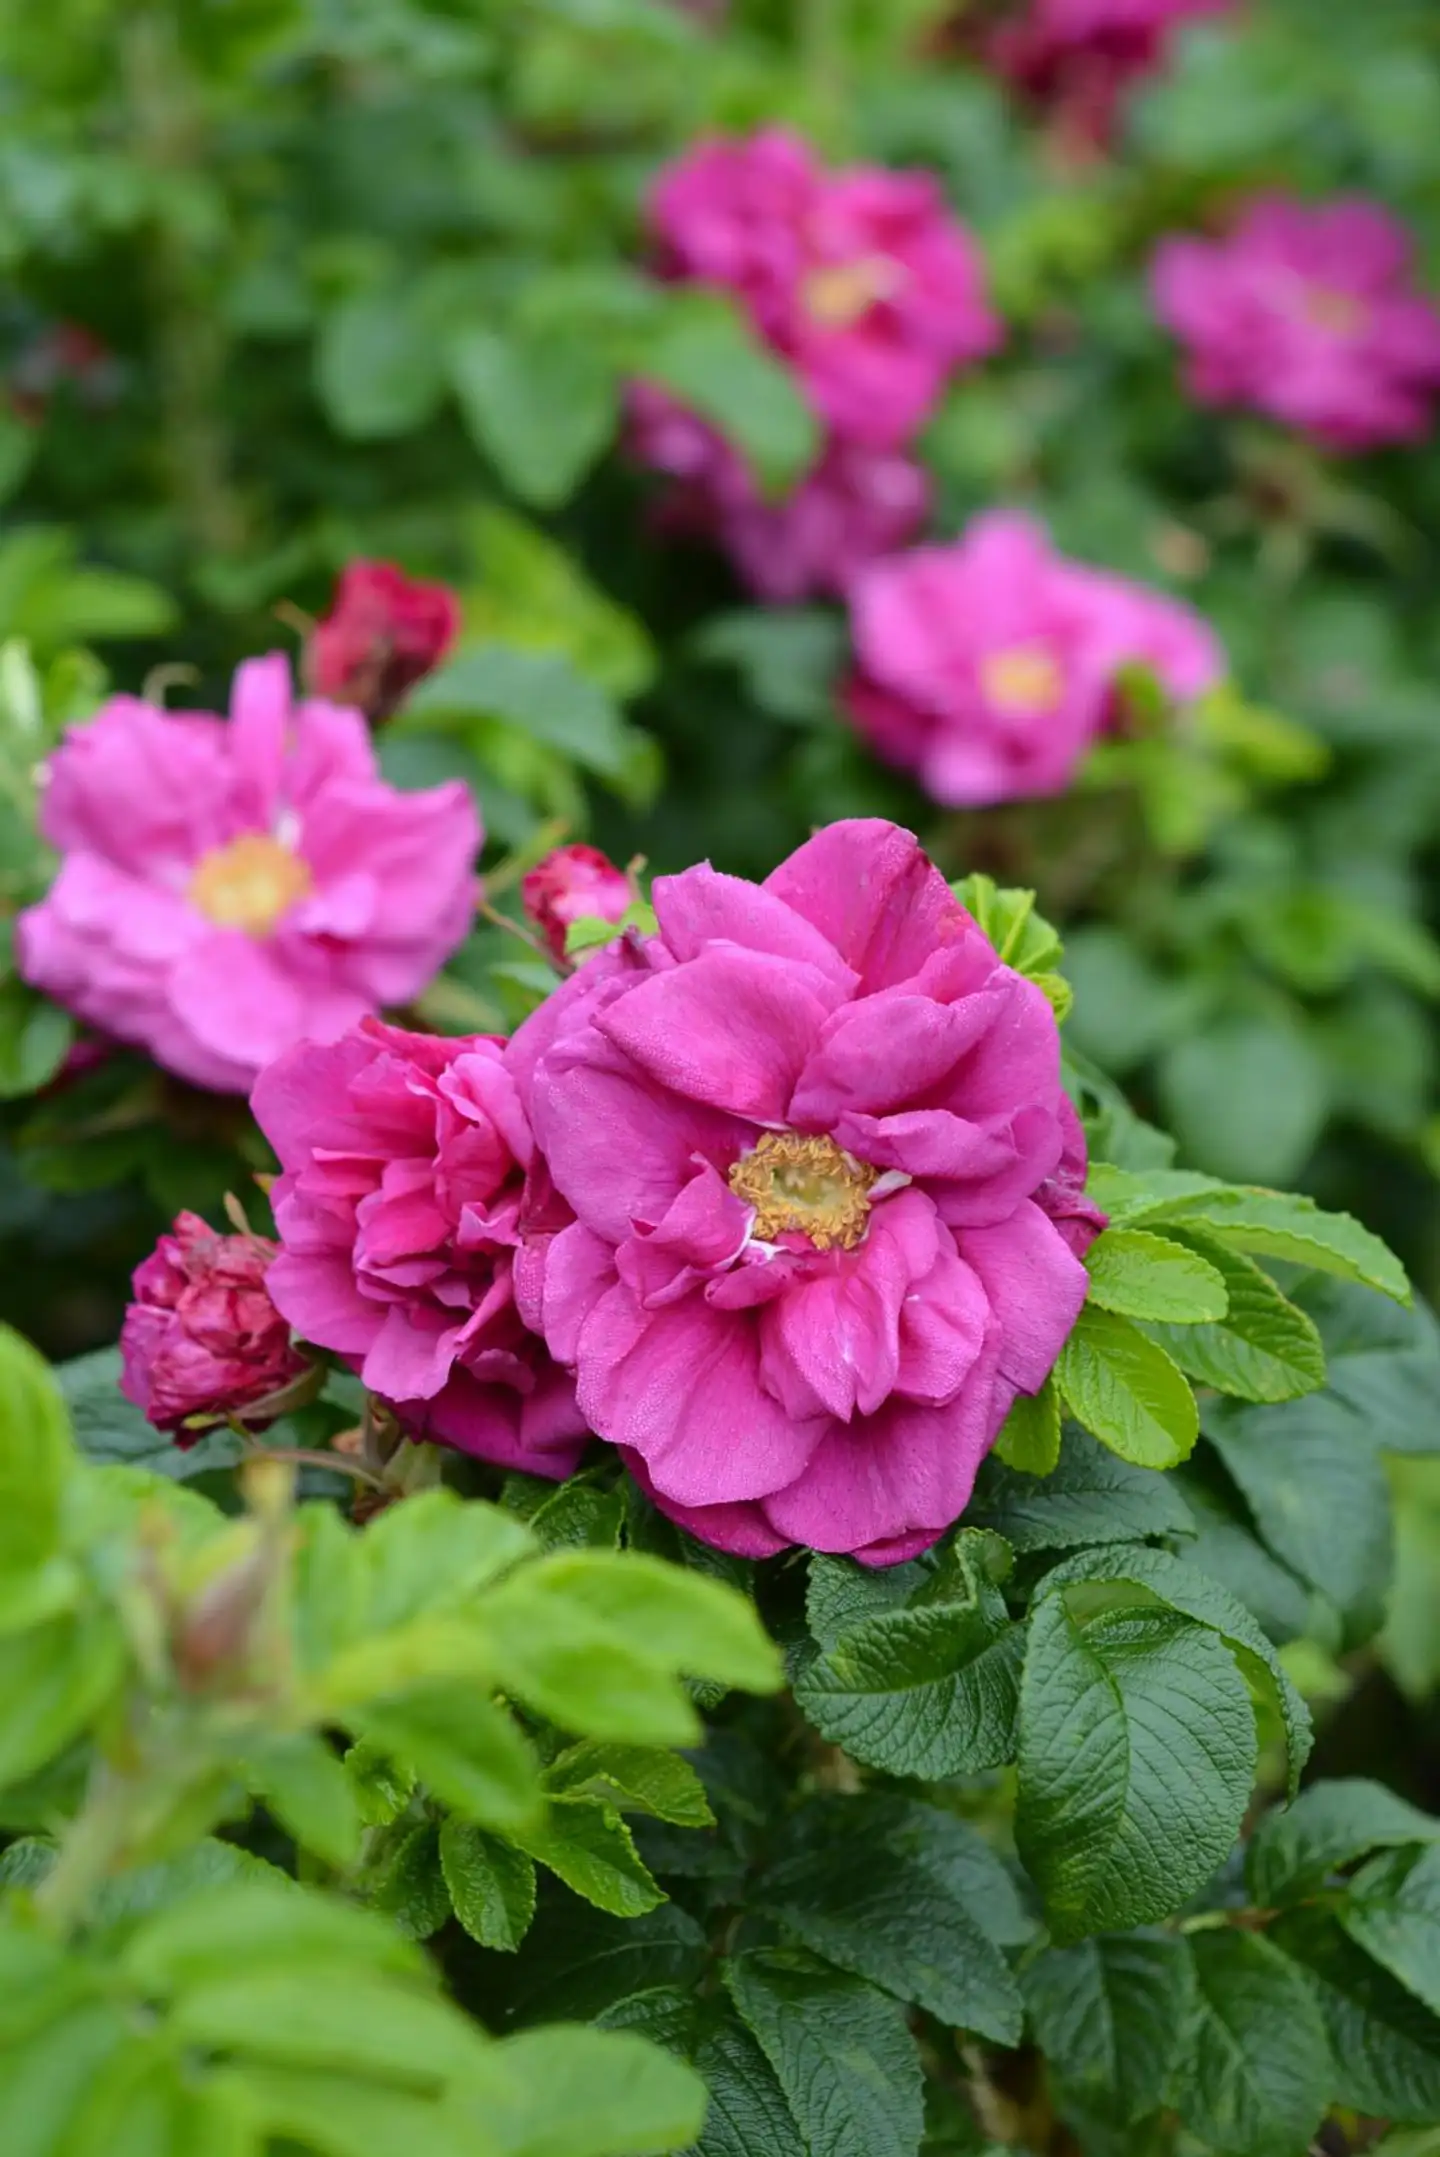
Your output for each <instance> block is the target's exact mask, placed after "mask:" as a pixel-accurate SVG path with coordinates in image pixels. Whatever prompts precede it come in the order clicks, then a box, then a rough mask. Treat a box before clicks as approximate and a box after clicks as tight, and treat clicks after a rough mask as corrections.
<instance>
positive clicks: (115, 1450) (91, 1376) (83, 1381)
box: [55, 1348, 240, 1480]
mask: <svg viewBox="0 0 1440 2157" xmlns="http://www.w3.org/2000/svg"><path fill="white" fill-rule="evenodd" d="M55 1381H56V1383H57V1385H58V1386H59V1388H60V1391H61V1393H62V1394H63V1396H64V1399H65V1404H66V1406H67V1408H68V1409H69V1412H70V1422H71V1426H72V1428H73V1430H74V1432H75V1442H76V1444H77V1445H78V1446H79V1448H80V1450H81V1452H82V1453H83V1454H84V1455H85V1457H86V1459H87V1460H92V1461H95V1462H97V1463H100V1464H101V1465H105V1466H109V1465H116V1464H124V1465H125V1466H127V1467H137V1468H144V1469H146V1470H148V1471H149V1472H150V1473H151V1474H154V1475H164V1476H171V1477H174V1478H175V1479H177V1480H180V1479H184V1478H187V1477H190V1476H193V1475H203V1474H205V1473H206V1472H207V1471H208V1470H210V1469H211V1468H224V1467H229V1466H230V1465H231V1464H232V1463H233V1462H234V1461H236V1460H238V1459H239V1457H240V1441H239V1439H238V1438H237V1437H236V1436H235V1434H234V1433H233V1431H211V1432H207V1433H206V1435H205V1436H204V1437H202V1438H200V1439H199V1440H198V1441H197V1443H196V1444H195V1445H193V1446H186V1447H183V1448H182V1447H180V1446H177V1445H176V1443H175V1441H174V1439H173V1438H172V1437H171V1436H170V1434H169V1432H168V1431H157V1430H156V1429H155V1428H154V1426H153V1425H152V1424H151V1423H149V1422H147V1421H146V1419H145V1416H144V1415H143V1414H142V1412H141V1411H140V1409H138V1408H137V1407H135V1405H134V1404H133V1402H131V1401H127V1400H126V1399H125V1396H124V1395H123V1394H122V1393H121V1391H120V1351H119V1349H118V1348H96V1349H93V1350H92V1351H91V1353H90V1354H89V1355H85V1356H72V1357H71V1359H70V1360H69V1362H67V1363H60V1364H57V1365H56V1367H55Z"/></svg>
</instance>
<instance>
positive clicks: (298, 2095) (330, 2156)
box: [187, 2062, 483, 2157]
mask: <svg viewBox="0 0 1440 2157" xmlns="http://www.w3.org/2000/svg"><path fill="white" fill-rule="evenodd" d="M243 2086H244V2095H245V2101H246V2104H247V2107H248V2108H249V2110H250V2112H251V2114H252V2116H253V2117H254V2118H255V2119H256V2120H257V2121H258V2122H259V2124H260V2126H261V2127H262V2128H263V2130H264V2131H265V2132H266V2134H267V2135H270V2136H273V2137H276V2138H277V2139H278V2141H279V2143H280V2146H281V2147H289V2146H292V2145H293V2144H295V2143H298V2144H299V2145H300V2146H301V2147H302V2148H303V2149H304V2150H306V2151H307V2152H308V2151H311V2150H314V2151H317V2152H319V2153H320V2157H421V2153H422V2152H423V2157H477V2139H476V2133H475V2126H474V2122H473V2121H470V2120H466V2119H465V2118H464V2117H462V2116H460V2115H459V2114H458V2113H453V2112H451V2110H450V2109H449V2107H448V2106H447V2107H444V2108H442V2107H441V2106H439V2105H437V2104H436V2103H434V2102H433V2101H432V2099H431V2097H430V2096H429V2095H428V2094H427V2095H425V2096H417V2095H415V2094H413V2093H409V2092H405V2091H402V2090H398V2089H387V2088H385V2087H384V2086H383V2085H381V2084H379V2083H377V2082H374V2081H372V2080H368V2079H365V2078H363V2077H362V2076H357V2075H354V2074H349V2073H344V2074H326V2073H320V2072H311V2073H306V2072H304V2071H297V2070H292V2069H287V2068H284V2067H263V2068H262V2067H259V2066H253V2065H251V2064H250V2063H249V2062H247V2063H246V2066H245V2071H244V2076H243ZM481 2148H482V2149H483V2144H482V2145H481ZM187 2157H188V2153H187Z"/></svg>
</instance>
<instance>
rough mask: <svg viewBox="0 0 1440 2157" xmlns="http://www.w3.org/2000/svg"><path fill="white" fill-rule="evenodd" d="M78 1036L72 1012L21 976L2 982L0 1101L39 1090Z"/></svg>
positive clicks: (57, 1067) (21, 1096)
mask: <svg viewBox="0 0 1440 2157" xmlns="http://www.w3.org/2000/svg"><path fill="white" fill-rule="evenodd" d="M74 1038H75V1022H74V1020H73V1019H72V1018H71V1016H70V1014H69V1012H68V1011H62V1010H61V1009H60V1006H59V1005H58V1004H52V1003H51V1002H50V1000H49V999H48V997H44V996H41V995H40V994H39V993H38V992H37V991H36V990H35V989H32V988H30V987H28V986H27V985H26V983H25V982H23V981H21V980H19V979H18V978H16V979H12V980H10V981H0V1101H18V1100H22V1099H23V1098H24V1097H25V1095H27V1094H33V1093H38V1092H39V1090H40V1088H41V1087H42V1086H44V1085H46V1084H48V1082H49V1081H50V1080H51V1079H52V1078H53V1077H54V1076H55V1074H56V1072H57V1071H58V1070H59V1069H60V1066H61V1064H62V1063H63V1062H64V1061H65V1055H66V1051H67V1050H68V1049H69V1047H70V1044H71V1042H72V1041H73V1040H74Z"/></svg>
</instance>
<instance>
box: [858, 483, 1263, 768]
mask: <svg viewBox="0 0 1440 2157" xmlns="http://www.w3.org/2000/svg"><path fill="white" fill-rule="evenodd" d="M850 599H851V620H852V625H853V630H854V638H855V650H856V656H857V662H858V664H857V670H856V672H855V674H854V675H853V677H852V679H851V681H850V682H849V684H848V686H847V688H846V691H845V703H846V706H847V708H848V710H849V712H850V715H851V717H852V718H853V720H854V721H855V724H856V725H857V726H858V727H859V729H860V731H861V732H862V733H863V734H864V735H866V737H867V738H868V739H869V740H870V742H871V743H872V744H873V746H874V747H875V748H876V749H877V750H878V751H879V753H880V754H881V755H882V756H883V757H885V758H887V759H888V761H889V762H891V763H893V764H897V765H900V766H901V767H902V768H903V769H905V770H908V771H913V772H914V773H915V775H916V777H917V778H918V779H919V781H920V783H921V785H922V786H923V787H924V788H925V790H926V792H927V793H928V794H929V795H930V796H931V797H932V799H934V800H935V801H938V802H942V803H944V804H945V805H946V806H947V807H959V806H962V805H963V806H978V805H982V804H985V803H990V802H998V801H1011V800H1015V799H1018V798H1023V797H1027V796H1032V795H1043V794H1056V793H1060V792H1062V791H1063V790H1064V788H1065V787H1067V786H1068V785H1069V783H1070V781H1071V780H1072V779H1073V778H1074V776H1075V773H1076V770H1077V769H1078V767H1079V765H1080V763H1081V761H1082V759H1083V758H1084V755H1085V752H1086V750H1087V749H1088V748H1089V747H1090V745H1091V743H1092V742H1093V741H1095V740H1096V739H1097V738H1098V736H1099V735H1101V734H1102V733H1103V732H1104V731H1105V729H1106V727H1107V726H1108V725H1109V724H1110V722H1111V720H1112V718H1113V716H1114V713H1115V702H1116V700H1115V685H1116V679H1117V676H1118V675H1119V674H1120V672H1121V670H1122V669H1123V668H1125V667H1127V666H1137V667H1144V668H1148V669H1149V670H1150V671H1151V672H1152V673H1153V674H1154V675H1155V676H1156V678H1157V679H1158V680H1159V682H1160V684H1161V686H1162V687H1163V688H1164V689H1165V690H1166V691H1167V692H1168V693H1169V694H1170V695H1171V696H1172V697H1174V698H1176V699H1177V700H1184V699H1187V698H1191V697H1194V696H1197V695H1199V693H1200V692H1201V691H1202V690H1205V689H1207V688H1210V687H1211V686H1212V685H1213V684H1214V683H1215V682H1217V681H1219V679H1220V678H1221V676H1222V675H1223V673H1224V671H1225V661H1224V655H1223V653H1222V652H1221V649H1220V646H1219V644H1218V643H1217V641H1216V639H1215V637H1214V636H1213V634H1212V633H1211V631H1210V630H1209V629H1208V628H1207V626H1206V625H1205V623H1204V622H1203V621H1201V620H1200V618H1199V617H1198V616H1197V615H1195V614H1192V613H1191V611H1190V610H1189V608H1188V607H1185V606H1182V605H1181V604H1180V603H1179V602H1178V601H1177V600H1173V599H1167V598H1165V597H1163V596H1162V595H1161V594H1160V593H1158V592H1151V591H1147V590H1146V588H1145V587H1144V586H1143V585H1139V584H1132V583H1131V582H1130V581H1129V580H1128V579H1127V578H1125V577H1117V576H1111V575H1108V574H1106V573H1105V572H1103V571H1101V570H1098V569H1087V568H1085V567H1083V566H1082V565H1081V564H1080V563H1078V562H1071V561H1067V560H1066V559H1065V558H1064V556H1062V555H1059V554H1057V553H1055V551H1054V549H1053V548H1052V547H1051V546H1050V544H1049V541H1048V540H1047V538H1046V536H1045V533H1044V531H1043V530H1042V529H1041V527H1040V526H1038V525H1036V524H1033V523H1032V522H1031V521H1030V520H1029V519H1028V518H1026V517H1022V516H1017V515H1015V514H1014V513H1012V512H1009V511H1004V510H997V511H991V512H989V513H987V514H986V515H984V516H981V517H977V518H976V519H975V521H974V523H973V524H971V525H970V527H969V529H968V530H967V532H966V533H965V536H964V538H963V539H961V540H959V541H957V542H956V543H955V544H954V545H953V546H948V547H917V548H914V549H913V550H912V551H911V552H910V553H908V554H900V555H896V556H895V557H894V558H893V559H892V560H890V561H887V562H880V563H877V564H876V565H875V566H874V567H873V568H871V569H869V570H867V571H865V573H864V574H863V575H862V576H860V577H859V578H857V579H856V582H855V585H854V587H853V589H852V591H851V595H850Z"/></svg>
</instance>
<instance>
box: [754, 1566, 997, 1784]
mask: <svg viewBox="0 0 1440 2157" xmlns="http://www.w3.org/2000/svg"><path fill="white" fill-rule="evenodd" d="M1023 1641H1024V1634H1023V1631H1022V1628H1021V1627H1019V1626H1018V1625H1011V1624H1008V1623H1007V1622H1005V1620H1004V1619H1003V1617H1002V1618H997V1616H996V1614H995V1613H994V1612H993V1611H990V1610H987V1609H981V1608H975V1607H967V1606H966V1605H964V1604H937V1605H934V1606H932V1607H929V1608H920V1609H916V1610H897V1611H895V1612H893V1613H892V1614H890V1615H888V1616H880V1617H875V1618H869V1619H866V1620H864V1621H863V1622H862V1623H861V1624H859V1625H856V1626H854V1627H853V1628H852V1629H850V1630H848V1631H846V1632H844V1633H842V1634H841V1636H840V1638H839V1639H838V1640H837V1641H836V1642H835V1644H834V1646H833V1647H831V1648H828V1649H826V1650H825V1651H824V1652H823V1653H821V1654H819V1655H816V1656H815V1657H814V1658H813V1659H812V1660H810V1661H809V1662H807V1663H805V1664H804V1665H803V1667H802V1668H800V1669H799V1670H798V1671H797V1673H796V1677H795V1702H796V1705H797V1706H798V1707H799V1709H800V1711H801V1713H802V1714H803V1715H804V1716H805V1718H806V1719H807V1721H809V1722H811V1723H813V1724H814V1726H815V1728H816V1729H817V1730H818V1731H819V1732H820V1734H821V1736H822V1737H825V1738H828V1739H829V1740H830V1742H831V1743H832V1744H834V1745H843V1746H844V1748H845V1750H846V1752H848V1753H850V1754H851V1755H852V1756H853V1757H854V1758H855V1759H856V1760H862V1761H864V1762H865V1764H866V1765H867V1766H869V1767H876V1768H883V1769H885V1770H886V1772H887V1773H889V1774H892V1775H915V1776H919V1777H922V1778H924V1779H926V1780H935V1779H938V1778H940V1777H943V1776H949V1775H962V1774H979V1773H981V1772H982V1771H983V1770H984V1769H986V1768H992V1767H999V1766H1002V1765H1003V1764H1004V1762H1006V1761H1007V1760H1009V1759H1011V1758H1012V1757H1013V1754H1014V1746H1015V1738H1014V1729H1015V1704H1016V1698H1017V1692H1018V1685H1019V1675H1020V1657H1021V1653H1022V1649H1023Z"/></svg>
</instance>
